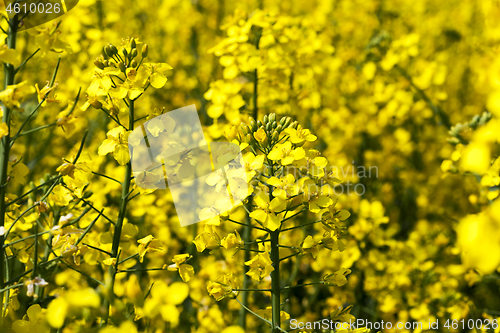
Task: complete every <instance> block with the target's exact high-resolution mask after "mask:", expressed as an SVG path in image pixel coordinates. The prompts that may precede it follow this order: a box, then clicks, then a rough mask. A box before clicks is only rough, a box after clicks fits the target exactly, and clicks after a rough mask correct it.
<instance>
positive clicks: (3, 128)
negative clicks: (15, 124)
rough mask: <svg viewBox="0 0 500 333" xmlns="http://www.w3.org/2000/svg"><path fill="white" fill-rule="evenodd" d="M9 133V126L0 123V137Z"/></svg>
mask: <svg viewBox="0 0 500 333" xmlns="http://www.w3.org/2000/svg"><path fill="white" fill-rule="evenodd" d="M7 134H9V127H8V126H7V124H6V123H2V124H1V125H0V139H1V138H3V137H4V136H6V135H7Z"/></svg>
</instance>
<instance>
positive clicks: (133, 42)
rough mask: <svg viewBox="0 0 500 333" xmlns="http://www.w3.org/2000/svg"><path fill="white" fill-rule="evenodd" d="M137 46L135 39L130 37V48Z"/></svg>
mask: <svg viewBox="0 0 500 333" xmlns="http://www.w3.org/2000/svg"><path fill="white" fill-rule="evenodd" d="M136 47H137V44H136V43H135V39H133V38H131V39H130V48H132V49H135V48H136Z"/></svg>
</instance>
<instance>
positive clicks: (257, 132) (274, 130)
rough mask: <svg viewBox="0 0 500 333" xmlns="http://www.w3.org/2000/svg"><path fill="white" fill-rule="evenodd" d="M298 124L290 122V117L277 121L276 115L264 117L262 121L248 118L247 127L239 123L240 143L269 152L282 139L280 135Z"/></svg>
mask: <svg viewBox="0 0 500 333" xmlns="http://www.w3.org/2000/svg"><path fill="white" fill-rule="evenodd" d="M297 126H298V122H297V121H294V122H292V118H290V117H282V118H281V119H280V120H279V121H278V120H277V119H276V114H275V113H271V114H269V115H265V116H264V119H262V121H260V120H257V121H256V120H255V119H253V118H252V117H250V118H249V125H247V124H244V123H241V124H240V126H239V129H238V136H239V139H240V142H246V143H248V144H249V145H251V146H253V147H255V148H256V147H259V148H261V149H262V150H269V149H270V148H272V146H273V145H274V144H276V143H277V142H279V140H280V138H282V135H281V133H282V132H283V130H285V129H286V128H289V127H290V128H295V129H296V128H297Z"/></svg>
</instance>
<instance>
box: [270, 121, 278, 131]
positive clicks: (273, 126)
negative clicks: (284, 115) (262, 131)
mask: <svg viewBox="0 0 500 333" xmlns="http://www.w3.org/2000/svg"><path fill="white" fill-rule="evenodd" d="M271 127H272V128H273V129H275V128H276V127H278V123H277V122H276V120H274V121H273V124H272V125H271Z"/></svg>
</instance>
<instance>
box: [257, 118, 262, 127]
mask: <svg viewBox="0 0 500 333" xmlns="http://www.w3.org/2000/svg"><path fill="white" fill-rule="evenodd" d="M257 127H258V128H261V127H263V126H262V121H260V120H257Z"/></svg>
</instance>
